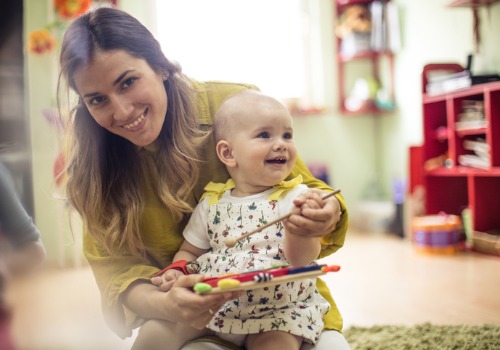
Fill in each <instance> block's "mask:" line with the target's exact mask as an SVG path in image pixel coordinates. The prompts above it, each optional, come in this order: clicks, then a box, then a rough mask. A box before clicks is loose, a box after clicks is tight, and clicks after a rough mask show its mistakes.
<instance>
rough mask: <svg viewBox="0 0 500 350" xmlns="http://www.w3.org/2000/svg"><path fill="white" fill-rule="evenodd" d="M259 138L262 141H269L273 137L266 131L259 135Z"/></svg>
mask: <svg viewBox="0 0 500 350" xmlns="http://www.w3.org/2000/svg"><path fill="white" fill-rule="evenodd" d="M257 137H258V138H261V139H268V138H269V137H271V135H269V133H268V132H266V131H263V132H261V133H260V134H259V135H257Z"/></svg>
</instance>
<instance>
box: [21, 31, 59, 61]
mask: <svg viewBox="0 0 500 350" xmlns="http://www.w3.org/2000/svg"><path fill="white" fill-rule="evenodd" d="M55 47H56V39H54V37H53V36H52V34H51V33H50V32H49V31H48V30H47V29H40V30H35V31H33V32H31V33H30V35H29V38H28V50H29V51H31V52H34V53H36V54H38V55H41V54H43V53H45V52H50V51H52V50H53V49H54V48H55Z"/></svg>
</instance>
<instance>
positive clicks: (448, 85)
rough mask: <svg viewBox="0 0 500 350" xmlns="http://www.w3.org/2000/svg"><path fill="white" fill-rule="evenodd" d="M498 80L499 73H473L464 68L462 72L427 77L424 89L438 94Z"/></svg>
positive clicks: (431, 93)
mask: <svg viewBox="0 0 500 350" xmlns="http://www.w3.org/2000/svg"><path fill="white" fill-rule="evenodd" d="M499 80H500V75H498V74H482V75H473V74H472V73H471V72H470V70H467V69H466V70H463V71H462V72H457V73H451V74H445V75H437V76H433V77H429V81H428V83H427V85H426V87H425V91H426V92H427V94H428V95H438V94H442V93H445V92H450V91H455V90H460V89H465V88H468V87H471V86H472V85H477V84H484V83H489V82H492V81H499Z"/></svg>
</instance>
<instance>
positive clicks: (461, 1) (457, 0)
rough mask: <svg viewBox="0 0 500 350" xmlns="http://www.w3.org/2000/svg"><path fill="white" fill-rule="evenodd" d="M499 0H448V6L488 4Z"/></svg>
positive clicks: (479, 5) (499, 0)
mask: <svg viewBox="0 0 500 350" xmlns="http://www.w3.org/2000/svg"><path fill="white" fill-rule="evenodd" d="M496 2H500V0H454V1H452V2H450V3H449V4H448V5H447V6H448V7H481V6H490V5H491V4H494V3H496Z"/></svg>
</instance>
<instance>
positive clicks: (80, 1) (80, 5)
mask: <svg viewBox="0 0 500 350" xmlns="http://www.w3.org/2000/svg"><path fill="white" fill-rule="evenodd" d="M91 5H92V0H54V7H55V9H56V11H57V13H58V14H59V16H60V17H62V18H75V17H78V16H80V15H83V14H84V13H85V12H87V11H88V9H89V8H90V6H91Z"/></svg>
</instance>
